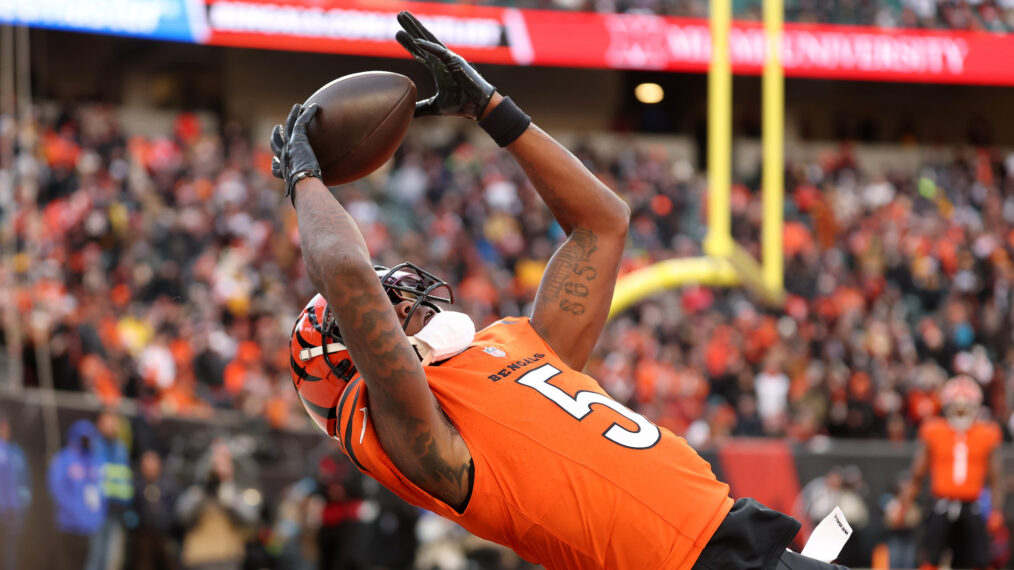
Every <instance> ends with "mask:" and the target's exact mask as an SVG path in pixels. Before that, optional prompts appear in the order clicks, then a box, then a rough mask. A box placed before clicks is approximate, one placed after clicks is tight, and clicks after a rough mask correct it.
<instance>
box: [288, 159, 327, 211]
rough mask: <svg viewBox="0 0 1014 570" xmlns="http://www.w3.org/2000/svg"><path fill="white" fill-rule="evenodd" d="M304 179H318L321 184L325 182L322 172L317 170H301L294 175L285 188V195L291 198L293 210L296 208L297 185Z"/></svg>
mask: <svg viewBox="0 0 1014 570" xmlns="http://www.w3.org/2000/svg"><path fill="white" fill-rule="evenodd" d="M304 178H316V179H318V180H320V181H321V182H323V181H324V177H323V176H321V173H320V170H319V169H317V168H314V169H311V170H301V171H299V172H297V173H295V174H293V175H292V176H291V177H290V178H289V183H288V184H287V185H286V187H285V195H286V196H288V197H289V200H290V201H291V202H292V207H293V208H295V207H296V183H297V182H299V181H300V180H302V179H304Z"/></svg>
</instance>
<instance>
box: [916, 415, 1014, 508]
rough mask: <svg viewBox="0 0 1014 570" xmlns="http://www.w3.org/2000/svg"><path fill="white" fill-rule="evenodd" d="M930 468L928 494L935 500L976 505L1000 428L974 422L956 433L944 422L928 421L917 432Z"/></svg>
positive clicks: (997, 441)
mask: <svg viewBox="0 0 1014 570" xmlns="http://www.w3.org/2000/svg"><path fill="white" fill-rule="evenodd" d="M919 439H921V440H923V441H924V442H925V443H926V450H927V451H928V453H929V465H930V491H931V492H932V493H933V496H934V497H939V498H942V499H957V500H961V501H976V500H978V499H979V495H980V494H981V493H982V487H983V484H984V483H985V481H986V473H987V472H988V471H989V458H990V454H991V453H992V452H993V450H994V449H996V447H997V446H999V445H1000V442H1001V439H1002V436H1001V434H1000V428H999V427H997V425H996V424H995V423H993V422H981V421H977V422H975V423H973V424H972V426H971V427H970V428H968V431H964V432H961V431H957V430H955V429H954V428H953V427H951V424H950V423H949V422H948V421H947V420H946V419H944V418H930V419H928V420H926V421H925V422H923V424H922V427H921V428H919Z"/></svg>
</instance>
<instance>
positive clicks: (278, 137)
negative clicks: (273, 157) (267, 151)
mask: <svg viewBox="0 0 1014 570" xmlns="http://www.w3.org/2000/svg"><path fill="white" fill-rule="evenodd" d="M283 148H285V136H284V135H282V126H281V125H275V128H273V129H271V151H272V152H274V153H275V154H281V153H282V149H283Z"/></svg>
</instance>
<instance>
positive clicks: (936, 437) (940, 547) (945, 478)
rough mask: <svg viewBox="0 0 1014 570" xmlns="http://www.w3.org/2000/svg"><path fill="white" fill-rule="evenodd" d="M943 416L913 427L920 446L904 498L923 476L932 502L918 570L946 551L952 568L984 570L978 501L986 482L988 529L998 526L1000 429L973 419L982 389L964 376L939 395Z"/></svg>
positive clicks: (1001, 498)
mask: <svg viewBox="0 0 1014 570" xmlns="http://www.w3.org/2000/svg"><path fill="white" fill-rule="evenodd" d="M940 403H941V404H942V406H943V412H944V417H942V418H939V417H937V418H931V419H928V420H926V421H925V422H923V424H922V426H921V427H920V428H919V440H920V443H921V445H920V447H919V450H918V451H917V452H916V456H915V460H914V462H913V466H912V485H911V486H910V489H911V491H910V495H911V496H910V498H909V499H910V500H912V499H914V498H915V497H916V496H917V495H918V493H919V492H920V491H921V490H922V483H923V480H924V479H925V477H926V474H927V473H929V476H930V495H931V496H932V504H931V505H930V509H929V515H928V516H927V518H926V521H925V528H924V533H923V548H922V553H923V554H922V556H923V562H922V565H921V566H920V568H921V569H923V570H926V569H932V568H936V567H937V566H938V565H939V564H940V559H941V558H942V557H943V553H944V551H945V550H947V549H948V548H950V549H951V555H952V558H951V567H952V568H986V567H987V566H988V565H989V550H990V549H989V535H988V533H987V529H986V516H985V514H984V513H983V512H982V506H981V503H980V502H979V498H980V496H981V495H982V490H983V487H984V485H985V484H986V482H987V481H988V482H989V484H990V489H991V492H992V496H991V504H992V508H991V510H990V513H989V516H988V518H989V522H990V526H999V525H1000V524H1002V522H1003V515H1002V511H1003V501H1004V489H1003V485H1002V483H1003V462H1002V459H1001V457H1000V452H999V446H1000V443H1001V442H1002V440H1003V437H1002V435H1001V433H1000V427H999V426H998V425H997V424H996V422H994V421H992V420H983V419H979V417H978V416H979V409H980V407H981V406H982V390H981V389H980V388H979V384H978V383H976V381H975V380H973V379H972V378H970V377H968V376H964V375H962V376H956V377H954V378H952V379H951V380H948V381H947V382H946V383H945V384H944V387H943V389H942V390H941V391H940Z"/></svg>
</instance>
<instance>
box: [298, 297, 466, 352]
mask: <svg viewBox="0 0 1014 570" xmlns="http://www.w3.org/2000/svg"><path fill="white" fill-rule="evenodd" d="M474 339H475V323H473V322H472V319H471V318H470V317H469V316H468V315H466V314H465V313H458V312H456V311H442V312H439V313H437V314H435V315H433V318H432V319H430V322H428V323H426V326H424V327H423V328H422V330H420V331H419V332H418V333H416V334H415V336H410V337H408V341H409V342H410V343H411V344H412V346H413V347H415V351H416V353H417V354H418V355H419V360H421V361H422V364H423V366H428V365H430V364H433V363H434V362H439V361H441V360H445V359H447V358H450V357H452V356H454V355H455V354H458V353H460V352H462V351H463V350H465V349H466V348H468V346H469V345H470V344H472V341H473V340H474ZM343 350H348V347H346V346H345V345H344V344H342V343H340V342H332V343H330V344H328V345H327V352H328V353H338V352H341V351H343ZM323 354H324V347H323V346H315V347H313V348H304V349H303V350H300V351H299V359H300V360H302V361H303V362H306V361H307V360H310V359H312V358H316V357H318V356H323Z"/></svg>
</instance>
